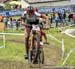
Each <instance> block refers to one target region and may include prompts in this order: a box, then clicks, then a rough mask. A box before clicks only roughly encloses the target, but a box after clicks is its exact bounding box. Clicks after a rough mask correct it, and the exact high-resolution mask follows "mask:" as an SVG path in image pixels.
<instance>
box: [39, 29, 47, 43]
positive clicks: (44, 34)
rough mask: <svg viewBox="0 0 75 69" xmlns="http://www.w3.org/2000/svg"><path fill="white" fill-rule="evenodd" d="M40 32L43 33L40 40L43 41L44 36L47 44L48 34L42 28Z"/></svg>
mask: <svg viewBox="0 0 75 69" xmlns="http://www.w3.org/2000/svg"><path fill="white" fill-rule="evenodd" d="M40 32H41V37H40V38H41V39H42V37H43V36H44V38H45V41H46V42H47V36H46V33H45V32H44V31H43V29H42V28H41V30H40Z"/></svg>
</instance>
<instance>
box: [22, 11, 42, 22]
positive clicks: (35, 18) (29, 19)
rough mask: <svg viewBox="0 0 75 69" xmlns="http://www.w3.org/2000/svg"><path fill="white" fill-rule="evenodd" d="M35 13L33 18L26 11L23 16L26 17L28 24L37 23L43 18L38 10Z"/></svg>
mask: <svg viewBox="0 0 75 69" xmlns="http://www.w3.org/2000/svg"><path fill="white" fill-rule="evenodd" d="M33 13H34V15H33V16H32V17H29V15H28V11H27V10H25V11H24V13H23V14H22V16H23V17H25V20H27V22H36V20H37V19H38V17H42V14H40V13H39V12H37V11H36V10H34V11H33Z"/></svg>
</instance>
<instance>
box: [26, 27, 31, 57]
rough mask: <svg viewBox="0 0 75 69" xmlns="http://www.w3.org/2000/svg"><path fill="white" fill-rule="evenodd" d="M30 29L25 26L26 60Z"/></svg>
mask: <svg viewBox="0 0 75 69" xmlns="http://www.w3.org/2000/svg"><path fill="white" fill-rule="evenodd" d="M30 31H31V27H29V26H26V27H25V47H26V58H28V51H29V44H28V40H29V35H30Z"/></svg>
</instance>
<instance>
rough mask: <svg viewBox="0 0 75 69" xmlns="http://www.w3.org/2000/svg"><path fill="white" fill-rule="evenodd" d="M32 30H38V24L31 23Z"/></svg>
mask: <svg viewBox="0 0 75 69" xmlns="http://www.w3.org/2000/svg"><path fill="white" fill-rule="evenodd" d="M32 30H36V31H40V27H39V26H38V25H32Z"/></svg>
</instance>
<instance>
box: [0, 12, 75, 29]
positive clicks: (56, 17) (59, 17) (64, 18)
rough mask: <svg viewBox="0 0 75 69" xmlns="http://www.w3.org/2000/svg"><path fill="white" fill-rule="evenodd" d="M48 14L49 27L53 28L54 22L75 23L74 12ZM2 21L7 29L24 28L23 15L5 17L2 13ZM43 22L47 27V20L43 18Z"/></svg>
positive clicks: (58, 23) (63, 24)
mask: <svg viewBox="0 0 75 69" xmlns="http://www.w3.org/2000/svg"><path fill="white" fill-rule="evenodd" d="M46 15H47V16H48V17H49V25H48V28H51V27H52V25H53V24H54V25H55V27H59V26H66V25H69V24H75V15H74V13H72V12H65V11H64V12H63V13H60V12H52V13H48V14H46ZM0 22H3V23H4V24H5V29H13V30H18V29H22V20H21V16H19V17H18V18H16V17H8V16H5V17H3V16H2V15H0ZM42 23H43V24H42V26H43V28H45V20H43V21H42Z"/></svg>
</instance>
